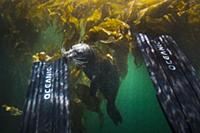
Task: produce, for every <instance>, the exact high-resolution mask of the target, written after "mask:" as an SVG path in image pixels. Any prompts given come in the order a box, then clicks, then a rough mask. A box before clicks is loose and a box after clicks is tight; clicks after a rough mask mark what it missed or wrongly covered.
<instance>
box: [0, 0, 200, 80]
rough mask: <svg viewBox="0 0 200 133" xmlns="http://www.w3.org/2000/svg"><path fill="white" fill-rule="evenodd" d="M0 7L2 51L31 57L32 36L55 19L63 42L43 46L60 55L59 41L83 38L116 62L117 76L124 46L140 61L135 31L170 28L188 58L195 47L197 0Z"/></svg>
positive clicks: (14, 0)
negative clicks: (52, 46) (54, 46)
mask: <svg viewBox="0 0 200 133" xmlns="http://www.w3.org/2000/svg"><path fill="white" fill-rule="evenodd" d="M0 12H1V13H0V28H1V30H0V36H1V38H0V41H1V45H3V46H2V47H3V48H6V51H7V53H9V52H13V53H17V54H20V55H22V56H29V57H31V56H32V55H33V54H34V52H35V51H34V47H35V46H34V45H37V44H35V43H34V38H37V37H38V36H39V34H40V33H41V32H42V31H44V30H45V29H47V28H48V27H49V26H51V25H56V32H57V33H58V34H62V43H60V44H54V45H56V46H57V47H56V48H51V46H48V44H46V45H45V46H46V47H44V48H43V51H45V52H47V53H48V54H50V55H52V53H54V54H57V55H58V56H59V51H60V48H61V47H62V46H64V47H65V48H67V49H69V48H70V47H71V46H72V45H74V44H76V43H80V42H84V43H88V44H89V45H93V46H94V47H96V48H97V49H99V51H100V52H101V53H103V55H105V56H109V57H110V58H111V59H112V60H113V61H114V62H116V63H117V65H118V66H119V69H120V74H121V76H122V77H124V76H125V75H126V73H127V66H126V63H127V57H128V53H129V52H132V54H133V56H134V57H135V63H136V64H138V65H139V64H140V62H141V61H140V60H141V59H140V56H139V53H138V51H137V48H136V44H135V41H134V40H135V39H134V33H138V32H144V33H150V34H153V35H156V34H169V35H172V36H173V37H174V38H176V39H177V41H178V42H179V44H180V45H181V47H182V48H183V49H185V50H187V54H189V55H190V57H191V58H192V57H194V56H195V53H199V52H200V48H199V47H200V46H199V44H198V42H199V41H200V38H199V35H200V1H199V0H1V1H0ZM37 47H40V46H37ZM33 51H34V52H33ZM37 52H38V51H37ZM10 56H11V55H10ZM11 58H16V56H14V55H13V56H11ZM199 60H200V56H199V57H195V58H192V61H193V62H195V63H197V64H198V61H199ZM17 61H18V62H20V61H22V59H21V58H18V59H17ZM196 67H199V65H196Z"/></svg>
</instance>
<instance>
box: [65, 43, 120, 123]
mask: <svg viewBox="0 0 200 133" xmlns="http://www.w3.org/2000/svg"><path fill="white" fill-rule="evenodd" d="M63 55H64V56H65V57H66V59H68V60H71V61H73V62H74V63H75V65H76V66H77V67H79V68H81V69H82V70H83V71H84V72H85V74H86V75H87V77H88V78H89V79H90V80H91V84H90V95H91V96H94V97H96V92H97V90H98V89H99V90H100V92H101V93H102V94H103V95H104V97H105V98H106V100H107V113H108V115H109V116H110V118H111V119H112V121H113V122H114V124H116V125H118V124H119V123H121V122H122V117H121V115H120V113H119V111H118V109H117V107H116V105H115V99H116V96H117V92H118V89H119V85H120V79H119V74H118V70H117V66H116V65H115V64H113V63H112V62H111V61H110V60H109V59H107V58H104V57H102V56H100V55H98V54H97V52H95V50H94V49H93V48H92V47H91V46H89V45H88V44H84V43H81V44H76V45H74V46H72V48H71V49H70V50H68V51H63Z"/></svg>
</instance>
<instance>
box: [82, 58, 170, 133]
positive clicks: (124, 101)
mask: <svg viewBox="0 0 200 133" xmlns="http://www.w3.org/2000/svg"><path fill="white" fill-rule="evenodd" d="M132 60H133V57H132V56H129V60H128V74H127V76H126V78H125V79H124V80H123V81H122V83H121V86H120V89H119V93H118V97H117V101H116V103H117V106H118V108H119V110H120V112H121V114H122V116H123V123H122V124H121V125H120V126H118V127H116V126H115V125H114V124H113V123H112V121H111V120H110V119H109V117H108V115H107V114H106V113H105V112H106V110H105V102H104V103H103V104H102V109H103V110H104V114H105V116H104V117H105V121H104V125H103V127H102V128H100V127H99V124H98V117H97V115H96V114H95V113H91V112H86V125H87V130H88V133H170V132H171V130H170V128H169V125H168V123H167V121H166V119H165V117H164V114H163V112H162V110H161V108H160V105H159V103H158V101H157V98H156V92H155V89H154V87H153V84H152V82H151V80H150V77H149V75H148V72H147V69H146V67H145V66H144V65H142V66H141V67H139V68H138V67H136V66H135V65H134V63H133V61H132Z"/></svg>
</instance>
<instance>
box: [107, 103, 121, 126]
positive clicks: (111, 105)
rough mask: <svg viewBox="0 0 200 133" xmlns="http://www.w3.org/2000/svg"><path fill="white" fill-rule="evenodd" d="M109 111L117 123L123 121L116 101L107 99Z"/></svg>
mask: <svg viewBox="0 0 200 133" xmlns="http://www.w3.org/2000/svg"><path fill="white" fill-rule="evenodd" d="M107 113H108V115H109V116H110V118H111V119H112V121H113V122H114V124H115V125H118V124H120V123H122V116H121V114H120V113H119V111H118V109H117V107H116V105H115V103H114V102H110V101H107Z"/></svg>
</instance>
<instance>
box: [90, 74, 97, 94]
mask: <svg viewBox="0 0 200 133" xmlns="http://www.w3.org/2000/svg"><path fill="white" fill-rule="evenodd" d="M97 89H98V82H97V81H96V78H95V79H93V80H91V84H90V95H91V96H93V97H96V93H97Z"/></svg>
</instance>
